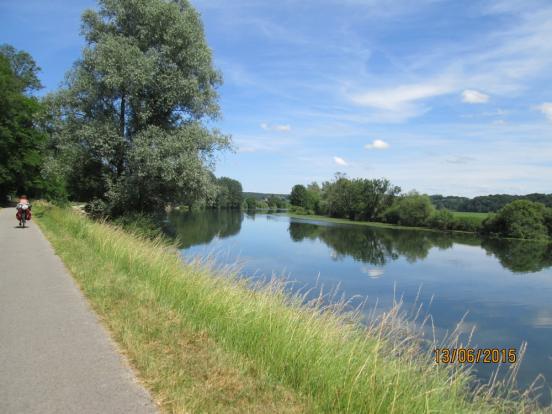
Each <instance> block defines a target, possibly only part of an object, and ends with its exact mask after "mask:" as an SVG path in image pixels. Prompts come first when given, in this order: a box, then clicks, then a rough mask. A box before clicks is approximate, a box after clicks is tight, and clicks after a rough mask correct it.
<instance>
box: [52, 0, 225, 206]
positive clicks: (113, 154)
mask: <svg viewBox="0 0 552 414" xmlns="http://www.w3.org/2000/svg"><path fill="white" fill-rule="evenodd" d="M82 33H83V34H84V37H85V40H86V47H85V49H84V51H83V55H82V58H81V59H80V60H78V61H77V62H76V63H75V66H74V68H73V70H72V71H71V72H70V73H69V74H68V76H67V81H66V85H65V88H64V89H63V90H62V91H60V92H59V93H58V94H57V95H56V96H55V97H52V98H51V101H52V102H53V103H54V104H53V105H52V107H53V108H55V110H56V111H57V114H55V115H56V116H55V117H54V118H53V119H54V120H55V121H57V122H58V124H56V122H52V125H51V126H52V130H53V134H52V140H54V141H56V142H57V143H58V147H60V148H63V149H64V153H65V154H69V156H68V159H69V160H70V161H68V162H69V164H74V165H79V166H81V167H84V168H83V170H84V171H83V172H85V173H86V174H88V175H89V176H88V178H87V180H86V181H85V185H86V187H89V188H90V189H92V190H93V191H91V193H89V194H88V196H89V197H88V198H92V197H98V196H99V197H101V198H103V199H105V200H106V201H107V203H108V206H109V209H110V213H111V214H115V215H116V214H120V213H121V212H122V211H123V210H139V211H153V210H155V209H159V208H161V207H163V205H164V204H166V203H168V202H187V203H190V201H191V200H193V199H195V198H198V197H201V196H202V195H203V194H204V193H206V192H208V187H209V186H213V185H214V183H213V180H212V179H211V177H210V171H209V170H210V169H211V168H212V166H213V162H214V155H215V153H216V151H217V150H220V149H225V148H228V146H229V138H228V137H226V136H224V135H222V134H221V133H220V132H218V131H217V130H212V129H209V128H207V127H206V126H205V121H207V120H209V119H214V118H216V117H217V116H218V115H219V107H218V104H217V92H216V88H217V87H218V86H219V85H220V84H221V75H220V73H219V72H217V71H216V70H215V69H214V68H213V65H212V57H211V50H210V49H209V47H208V46H207V43H206V40H205V36H204V32H203V26H202V23H201V20H200V17H199V14H198V13H197V12H196V11H195V10H194V9H193V8H192V6H191V5H190V4H189V2H188V1H187V0H172V1H164V0H99V9H98V11H94V10H88V11H86V12H85V13H84V14H83V17H82ZM59 120H61V121H62V122H59ZM72 170H73V171H75V169H72ZM92 171H95V173H94V174H93V175H90V174H91V172H92ZM75 182H76V183H77V184H78V183H79V181H78V180H75ZM77 190H78V191H80V192H81V193H85V194H86V191H87V188H81V189H77ZM95 193H96V194H95ZM97 193H100V194H97Z"/></svg>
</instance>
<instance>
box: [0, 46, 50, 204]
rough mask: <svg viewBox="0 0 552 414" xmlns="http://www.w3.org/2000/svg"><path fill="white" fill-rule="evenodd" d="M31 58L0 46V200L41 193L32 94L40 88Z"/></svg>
mask: <svg viewBox="0 0 552 414" xmlns="http://www.w3.org/2000/svg"><path fill="white" fill-rule="evenodd" d="M38 71H39V68H38V66H37V65H36V63H35V61H34V60H33V58H32V57H31V56H30V55H29V54H28V53H26V52H22V51H17V50H16V49H14V48H13V47H12V46H9V45H3V46H0V200H3V199H5V198H6V197H7V196H8V195H9V194H11V193H29V194H30V195H31V196H33V195H36V194H38V193H40V191H41V190H42V189H43V188H44V181H43V180H42V177H41V174H40V171H41V167H42V161H43V157H42V149H43V144H44V139H45V137H44V135H43V134H42V133H41V132H40V131H39V130H38V129H37V128H36V127H35V124H36V122H37V119H38V117H39V115H40V109H41V107H40V103H39V101H38V100H37V98H35V97H33V96H32V95H31V93H32V92H33V91H35V90H37V89H38V88H40V87H41V85H40V82H39V80H38V77H37V72H38Z"/></svg>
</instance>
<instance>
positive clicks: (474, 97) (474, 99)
mask: <svg viewBox="0 0 552 414" xmlns="http://www.w3.org/2000/svg"><path fill="white" fill-rule="evenodd" d="M488 101H489V95H485V94H484V93H482V92H479V91H476V90H473V89H466V90H465V91H464V92H462V102H466V103H470V104H479V103H486V102H488Z"/></svg>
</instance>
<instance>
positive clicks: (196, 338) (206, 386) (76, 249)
mask: <svg viewBox="0 0 552 414" xmlns="http://www.w3.org/2000/svg"><path fill="white" fill-rule="evenodd" d="M36 210H37V218H38V222H39V224H40V226H41V227H42V229H43V230H44V231H45V233H46V234H47V236H48V238H49V239H50V240H51V242H52V244H53V246H54V248H55V249H56V252H57V253H58V254H59V255H60V256H61V258H62V259H63V260H64V262H65V263H66V265H67V266H68V268H69V269H70V271H71V272H72V273H73V275H74V277H75V279H76V280H77V282H78V283H79V285H80V287H81V289H82V290H83V292H84V293H85V295H86V296H87V297H88V299H89V300H90V302H91V303H92V306H93V307H94V309H95V310H96V311H97V312H98V313H99V314H100V316H101V317H102V319H103V320H104V322H105V324H106V325H107V326H108V327H109V329H110V330H111V331H112V333H113V336H114V338H115V339H116V340H117V342H118V343H119V345H120V346H121V348H122V349H123V350H124V352H125V353H126V354H127V356H128V357H129V360H130V362H131V364H132V365H133V366H134V367H135V368H136V369H137V371H138V374H139V376H140V378H141V379H142V380H143V381H144V383H145V384H146V385H147V386H148V388H149V389H150V390H151V392H152V394H153V396H154V397H155V399H156V400H157V401H158V402H159V403H160V404H161V406H162V408H163V409H164V410H166V411H168V412H190V411H191V412H220V410H224V411H225V412H328V413H333V412H340V413H359V412H363V413H390V412H396V413H412V412H523V411H528V410H531V409H536V407H535V406H533V405H532V404H531V403H530V401H529V400H528V399H527V395H519V394H517V393H516V392H515V391H514V390H513V388H512V384H513V382H510V381H506V382H505V383H502V384H498V383H495V384H493V385H490V386H481V387H476V388H473V384H472V378H471V376H470V373H469V371H466V370H464V369H462V368H458V367H456V368H451V367H444V366H438V365H435V364H434V363H432V362H431V360H430V358H431V356H430V353H429V352H425V351H423V348H421V343H420V342H419V340H418V339H417V338H418V337H417V336H416V335H415V334H414V332H415V331H413V328H412V323H411V322H409V321H408V320H406V319H404V315H403V313H402V311H401V308H400V304H397V305H396V306H395V307H394V308H393V309H392V310H391V311H389V312H387V313H385V314H383V315H380V316H379V317H376V316H374V317H373V320H372V321H371V323H369V324H368V327H363V326H361V325H360V324H359V323H358V321H357V319H356V316H355V313H354V312H348V311H347V307H346V304H343V303H340V304H333V305H332V304H331V303H329V302H328V300H327V299H328V298H327V297H324V296H321V297H320V298H318V299H317V300H314V301H311V302H309V303H304V300H303V297H300V296H289V295H288V294H286V293H285V292H284V289H283V286H282V285H281V283H278V282H276V281H273V282H272V283H269V284H266V285H254V286H252V285H249V284H248V283H247V282H246V281H244V280H243V279H240V278H238V277H237V274H236V273H234V272H233V271H232V270H231V269H223V270H218V271H217V270H215V269H213V268H209V267H208V266H206V265H205V264H201V263H189V264H184V263H183V262H182V260H181V258H180V257H179V255H178V254H177V253H176V251H175V250H174V249H173V248H172V247H171V246H170V245H168V244H166V243H164V242H162V241H160V240H154V241H151V240H148V239H144V238H140V237H138V236H136V235H131V234H129V233H127V232H125V231H124V230H122V229H120V228H117V227H114V226H112V225H109V224H107V223H102V222H94V221H92V220H90V219H88V218H86V217H85V216H83V215H82V214H78V213H76V212H73V211H69V210H68V209H62V208H58V207H54V206H51V205H47V204H42V205H37V207H36ZM500 395H502V396H503V397H502V398H501V397H499V396H500Z"/></svg>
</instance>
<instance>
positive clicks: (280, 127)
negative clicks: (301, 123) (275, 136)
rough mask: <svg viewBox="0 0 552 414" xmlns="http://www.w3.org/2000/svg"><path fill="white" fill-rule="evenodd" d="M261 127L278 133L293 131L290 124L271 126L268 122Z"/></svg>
mask: <svg viewBox="0 0 552 414" xmlns="http://www.w3.org/2000/svg"><path fill="white" fill-rule="evenodd" d="M259 126H260V127H261V128H262V129H264V130H265V131H278V132H289V131H291V125H288V124H282V125H278V124H274V125H271V124H267V123H266V122H262V123H261V124H260V125H259Z"/></svg>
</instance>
